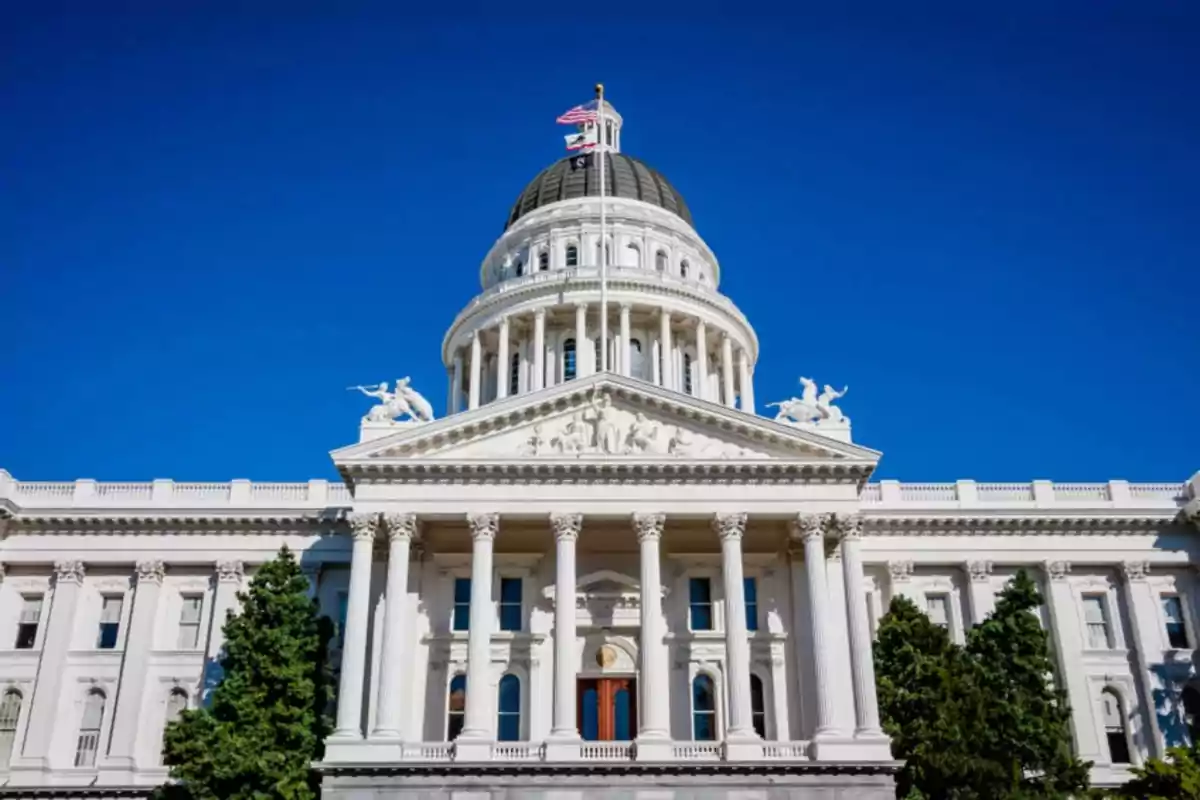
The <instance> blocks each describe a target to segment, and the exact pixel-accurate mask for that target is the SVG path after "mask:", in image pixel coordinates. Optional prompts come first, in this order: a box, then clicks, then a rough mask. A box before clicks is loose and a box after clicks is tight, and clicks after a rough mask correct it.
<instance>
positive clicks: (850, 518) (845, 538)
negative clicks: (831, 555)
mask: <svg viewBox="0 0 1200 800" xmlns="http://www.w3.org/2000/svg"><path fill="white" fill-rule="evenodd" d="M833 527H834V531H835V532H836V534H837V538H838V541H841V542H857V541H861V540H862V528H863V518H862V515H861V514H835V515H834V517H833Z"/></svg>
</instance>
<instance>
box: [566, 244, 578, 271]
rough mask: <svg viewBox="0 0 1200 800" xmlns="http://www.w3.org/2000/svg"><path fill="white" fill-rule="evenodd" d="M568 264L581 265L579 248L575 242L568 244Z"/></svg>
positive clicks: (569, 265)
mask: <svg viewBox="0 0 1200 800" xmlns="http://www.w3.org/2000/svg"><path fill="white" fill-rule="evenodd" d="M567 266H568V267H578V266H579V248H578V247H576V246H575V245H573V244H569V245H567Z"/></svg>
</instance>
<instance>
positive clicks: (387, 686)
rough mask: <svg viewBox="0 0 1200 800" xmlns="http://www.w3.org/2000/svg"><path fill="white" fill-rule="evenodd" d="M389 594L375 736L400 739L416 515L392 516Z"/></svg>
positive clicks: (389, 522)
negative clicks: (410, 574)
mask: <svg viewBox="0 0 1200 800" xmlns="http://www.w3.org/2000/svg"><path fill="white" fill-rule="evenodd" d="M384 522H386V523H387V536H388V570H387V594H386V597H385V599H384V609H383V657H382V660H381V664H380V667H379V713H378V715H377V718H376V721H375V730H373V731H372V732H371V735H372V737H375V738H380V739H399V738H400V722H401V713H402V711H403V705H404V703H403V697H404V661H405V659H404V639H405V635H404V633H405V619H404V616H405V614H404V612H405V607H406V606H407V600H408V555H409V550H410V548H411V546H412V540H413V539H414V538H415V537H416V535H417V516H416V515H415V514H388V515H387V516H386V517H385V518H384Z"/></svg>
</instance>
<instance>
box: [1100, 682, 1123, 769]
mask: <svg viewBox="0 0 1200 800" xmlns="http://www.w3.org/2000/svg"><path fill="white" fill-rule="evenodd" d="M1100 706H1101V711H1102V712H1103V714H1104V735H1105V738H1107V739H1108V759H1109V761H1111V762H1112V763H1114V764H1129V763H1130V759H1129V737H1128V736H1126V735H1125V709H1124V708H1122V707H1121V698H1120V697H1118V696H1117V693H1116V692H1115V691H1113V690H1112V689H1105V690H1104V691H1102V692H1101V693H1100Z"/></svg>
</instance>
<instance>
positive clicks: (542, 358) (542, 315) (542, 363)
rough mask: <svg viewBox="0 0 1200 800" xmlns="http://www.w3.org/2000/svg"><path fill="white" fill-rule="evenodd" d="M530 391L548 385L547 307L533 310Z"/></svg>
mask: <svg viewBox="0 0 1200 800" xmlns="http://www.w3.org/2000/svg"><path fill="white" fill-rule="evenodd" d="M529 377H530V380H529V391H531V392H536V391H537V390H539V389H541V388H542V387H543V386H545V385H546V309H544V308H539V309H538V310H537V311H534V312H533V374H532V375H531V376H529Z"/></svg>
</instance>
